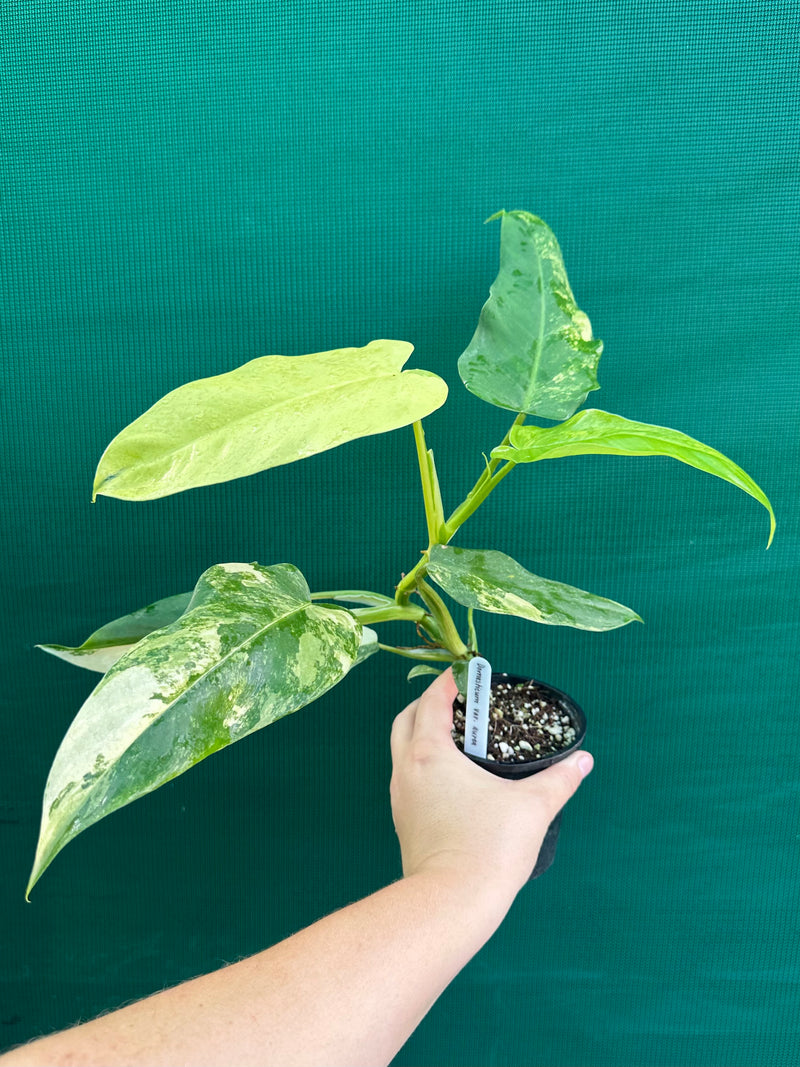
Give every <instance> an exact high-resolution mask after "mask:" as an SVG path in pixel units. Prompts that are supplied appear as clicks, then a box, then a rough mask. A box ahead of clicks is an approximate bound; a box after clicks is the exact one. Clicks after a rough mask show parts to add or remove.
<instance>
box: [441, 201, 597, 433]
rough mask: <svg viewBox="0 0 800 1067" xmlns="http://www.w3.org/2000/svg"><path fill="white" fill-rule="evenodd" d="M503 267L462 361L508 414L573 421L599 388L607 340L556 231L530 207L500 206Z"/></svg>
mask: <svg viewBox="0 0 800 1067" xmlns="http://www.w3.org/2000/svg"><path fill="white" fill-rule="evenodd" d="M492 217H493V218H498V217H500V218H502V226H501V231H500V272H499V274H498V275H497V277H496V278H495V280H494V283H493V284H492V287H491V290H490V293H489V299H488V300H487V302H486V303H485V304H484V306H483V310H482V311H481V314H480V319H479V321H478V328H477V329H476V331H475V335H474V336H473V338H472V340H471V341H470V343H469V345H468V346H467V348H466V349H465V350H464V352H463V353H462V355H461V357H460V359H459V361H458V372H459V374H460V375H461V380H462V381H463V383H464V385H465V386H466V387H467V389H469V391H470V392H471V393H474V394H475V396H478V397H480V398H481V400H486V401H487V402H488V403H490V404H495V405H496V406H497V407H500V408H508V409H509V410H511V411H519V412H523V411H524V412H527V413H528V414H529V415H539V416H541V417H542V418H545V419H555V420H557V421H560V420H561V419H566V418H568V417H569V416H570V415H571V414H572V413H573V411H575V410H576V408H578V407H580V405H581V404H582V403H583V402H584V400H585V399H586V396H587V394H588V393H589V392H591V390H593V389H597V388H598V384H597V364H598V361H599V359H600V355H601V353H602V351H603V342H602V341H598V340H594V339H593V338H592V327H591V324H590V322H589V318H588V316H587V315H586V314H585V313H584V312H583V311H581V310H580V308H579V307H578V305H577V304H576V303H575V297H574V296H573V295H572V290H571V289H570V285H569V281H568V280H567V272H566V270H565V269H564V261H563V259H562V257H561V249H560V248H559V247H558V241H557V240H556V238H555V235H554V234H553V231H552V230H551V229H550V228H549V226H547V224H546V223H544V222H542V220H541V219H539V218H537V217H536V216H535V215H531V214H529V213H528V212H527V211H501V212H499V213H498V215H494V216H492Z"/></svg>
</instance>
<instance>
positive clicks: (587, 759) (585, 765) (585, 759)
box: [578, 752, 594, 778]
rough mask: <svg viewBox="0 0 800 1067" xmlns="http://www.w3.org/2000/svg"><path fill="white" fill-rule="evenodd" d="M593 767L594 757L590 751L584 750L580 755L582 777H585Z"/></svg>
mask: <svg viewBox="0 0 800 1067" xmlns="http://www.w3.org/2000/svg"><path fill="white" fill-rule="evenodd" d="M592 767H594V757H593V756H592V755H591V753H589V752H583V753H582V754H581V755H580V756H579V757H578V770H579V771H580V772H581V778H585V777H586V775H587V774H588V773H589V771H591V769H592Z"/></svg>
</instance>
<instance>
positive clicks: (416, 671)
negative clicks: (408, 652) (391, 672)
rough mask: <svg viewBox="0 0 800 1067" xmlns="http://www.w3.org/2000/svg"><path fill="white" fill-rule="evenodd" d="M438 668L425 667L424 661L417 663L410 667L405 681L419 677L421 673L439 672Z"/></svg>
mask: <svg viewBox="0 0 800 1067" xmlns="http://www.w3.org/2000/svg"><path fill="white" fill-rule="evenodd" d="M441 673H442V672H441V671H440V670H437V669H436V667H427V666H426V665H425V664H424V663H418V664H417V666H416V667H412V668H411V670H410V671H409V672H408V674H407V675H406V681H407V682H410V681H411V679H412V678H419V676H420V675H422V674H441Z"/></svg>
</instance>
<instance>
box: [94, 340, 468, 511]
mask: <svg viewBox="0 0 800 1067" xmlns="http://www.w3.org/2000/svg"><path fill="white" fill-rule="evenodd" d="M412 351H413V345H410V344H408V343H407V342H405V341H387V340H381V341H371V342H370V343H369V344H368V345H366V346H365V347H364V348H339V349H334V350H333V351H330V352H316V353H313V354H311V355H305V356H262V357H261V358H259V359H254V360H251V361H250V362H249V363H245V364H244V365H243V366H241V367H238V368H237V369H236V370H232V371H229V372H228V373H227V374H218V375H216V376H214V377H212V378H200V379H199V380H198V381H194V382H189V383H188V384H186V385H182V386H180V387H179V388H177V389H174V390H173V391H172V392H170V393H167V395H166V396H164V397H162V398H161V400H159V401H157V402H156V403H155V404H154V405H153V406H152V407H151V408H149V409H148V410H147V411H145V412H144V414H143V415H140V416H139V418H138V419H135V420H134V421H133V422H132V423H131V424H130V425H129V426H126V428H125V429H124V430H122V431H121V433H119V434H117V436H116V437H115V438H114V440H113V441H112V442H111V443H110V444H109V446H108V447H107V448H106V450H105V452H104V453H103V455H102V457H101V459H100V463H99V466H98V468H97V473H96V475H95V480H94V493H93V497H92V499H95V498H96V496H97V494H98V493H100V494H102V495H105V496H113V497H118V498H120V499H122V500H154V499H155V498H157V497H163V496H169V495H170V494H171V493H180V492H183V490H185V489H192V488H195V487H196V486H200V485H213V484H215V483H217V482H226V481H230V480H231V479H232V478H242V477H245V476H246V475H249V474H255V473H256V472H257V471H263V470H267V469H268V468H269V467H278V466H280V465H282V464H284V463H293V462H294V461H295V460H298V459H304V458H305V457H306V456H313V455H315V454H316V453H317V452H324V451H325V450H326V449H329V448H335V447H336V446H337V445H341V444H344V443H345V442H346V441H354V440H356V438H359V437H366V436H369V435H370V434H378V433H385V432H386V431H388V430H394V429H397V428H398V427H399V426H407V425H409V424H411V423H412V422H415V421H416V420H417V419H421V418H423V417H424V416H425V415H429V414H430V413H431V412H432V411H435V410H436V408H438V407H441V405H442V404H443V403H444V402H445V399H446V397H447V385H446V384H445V383H444V381H443V380H442V379H441V378H439V377H437V375H435V374H431V373H430V372H429V371H424V370H408V371H402V370H401V368H402V367H403V365H404V364H405V363H406V361H407V360H408V358H409V356H410V355H411V352H412Z"/></svg>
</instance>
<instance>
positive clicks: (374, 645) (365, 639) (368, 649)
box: [353, 626, 380, 667]
mask: <svg viewBox="0 0 800 1067" xmlns="http://www.w3.org/2000/svg"><path fill="white" fill-rule="evenodd" d="M378 651H380V650H379V648H378V635H377V633H376V632H375V631H374V630H372V629H370V627H369V626H362V627H361V643H360V644H359V646H358V653H357V655H356V658H355V660H354V661H353V666H354V667H355V665H356V664H357V663H363V662H364V660H365V659H369V657H370V656H371V655H373V653H375V652H378Z"/></svg>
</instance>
